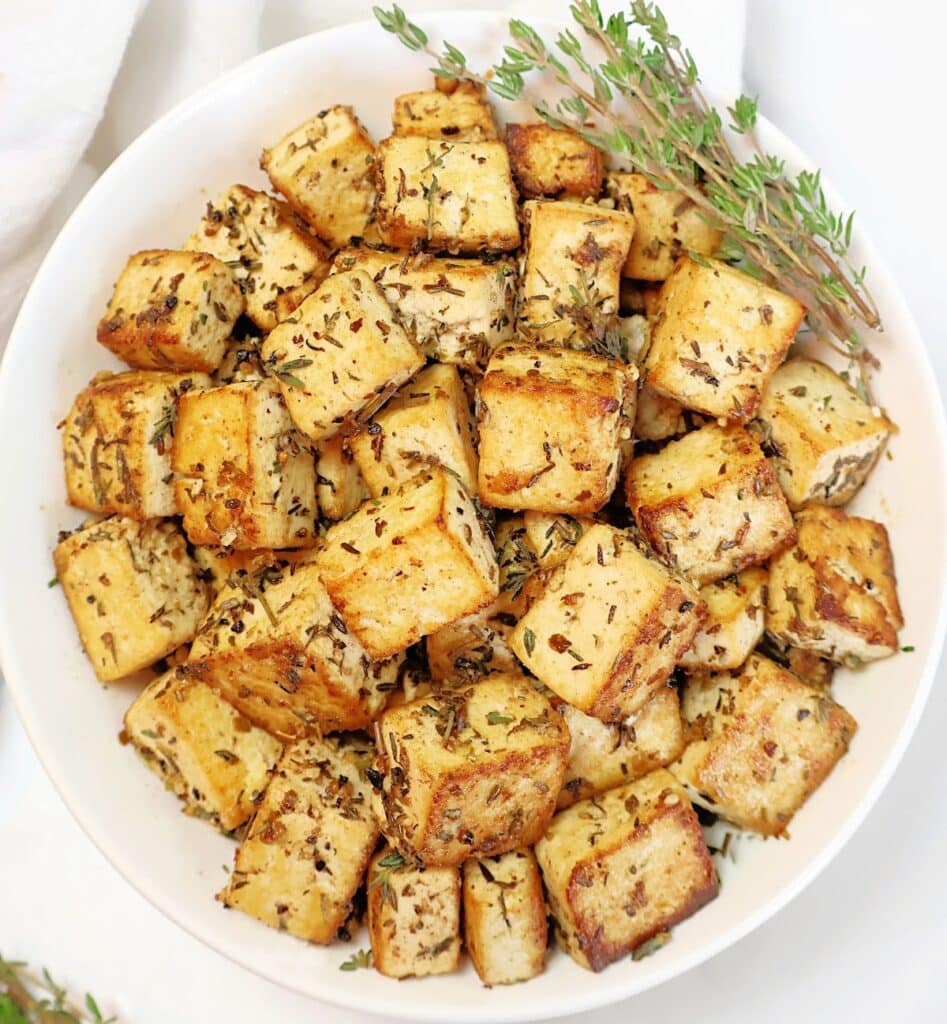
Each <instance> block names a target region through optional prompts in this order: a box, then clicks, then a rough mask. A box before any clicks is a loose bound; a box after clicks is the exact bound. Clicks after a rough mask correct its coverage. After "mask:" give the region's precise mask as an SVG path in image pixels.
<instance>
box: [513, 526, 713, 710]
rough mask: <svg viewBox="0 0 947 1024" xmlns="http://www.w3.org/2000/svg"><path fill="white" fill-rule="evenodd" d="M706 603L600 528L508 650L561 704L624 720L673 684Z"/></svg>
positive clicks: (586, 538)
mask: <svg viewBox="0 0 947 1024" xmlns="http://www.w3.org/2000/svg"><path fill="white" fill-rule="evenodd" d="M699 601H700V598H699V597H698V595H697V591H696V590H695V589H694V588H693V587H692V586H691V585H690V584H688V583H686V582H684V581H682V580H677V579H674V578H673V577H672V576H671V575H670V574H669V573H668V572H667V570H666V569H665V568H664V567H663V566H662V565H659V564H658V563H657V562H656V561H654V560H653V559H650V558H648V557H646V556H645V555H644V554H643V553H642V552H641V551H640V550H639V549H638V548H637V547H636V546H635V544H634V543H633V541H632V540H631V538H630V536H629V535H628V534H627V533H624V532H622V531H621V530H616V529H614V528H613V527H611V526H593V527H591V528H590V529H588V530H586V531H585V532H584V533H583V534H582V536H581V537H580V538H579V542H578V543H577V544H576V546H575V547H574V548H573V550H572V554H571V555H570V556H569V558H568V559H567V560H566V561H565V562H564V563H563V564H562V565H561V566H559V567H558V568H557V569H555V570H553V573H552V575H551V576H550V577H549V580H548V583H547V584H546V587H545V590H544V591H543V593H542V596H541V597H540V598H539V599H538V600H537V601H536V602H535V603H534V604H533V605H532V606H531V607H530V609H529V611H527V612H526V614H525V615H524V616H523V617H522V618H521V619H520V620H519V622H518V623H517V626H516V629H514V630H513V635H512V637H511V640H510V646H511V647H512V648H513V650H514V651H515V652H516V656H517V657H518V658H519V659H520V661H521V662H522V663H523V664H524V665H525V666H526V668H527V669H529V671H530V672H532V673H533V675H535V676H536V677H537V678H538V679H540V680H541V681H542V682H544V683H545V684H546V686H548V687H549V689H550V690H552V691H553V692H554V693H556V694H557V695H558V696H559V697H561V698H562V699H563V700H565V701H567V702H568V703H569V704H572V705H573V706H574V707H577V708H578V709H579V710H580V711H584V712H585V713H586V714H588V715H593V716H594V717H596V718H600V719H602V721H604V722H612V723H614V722H620V721H621V720H622V719H625V718H627V717H628V716H629V715H632V714H634V713H635V712H636V711H638V710H639V708H642V707H644V705H645V704H647V703H648V701H649V700H650V699H651V698H652V697H653V696H654V695H655V694H656V693H658V692H659V691H660V690H661V688H662V687H663V686H664V685H665V684H666V683H667V681H668V678H669V676H670V674H671V672H672V671H673V669H674V666H675V665H676V664H677V661H678V659H679V658H680V656H681V654H683V652H684V651H685V650H687V648H688V647H689V646H690V644H691V641H692V640H693V638H694V634H695V633H696V631H697V629H698V627H699V626H700V624H701V622H702V614H703V609H702V608H701V607H699Z"/></svg>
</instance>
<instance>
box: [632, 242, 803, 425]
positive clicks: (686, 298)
mask: <svg viewBox="0 0 947 1024" xmlns="http://www.w3.org/2000/svg"><path fill="white" fill-rule="evenodd" d="M659 306H660V308H659V310H658V313H657V316H655V318H654V320H653V321H652V325H651V348H650V349H649V350H648V358H647V359H646V361H645V371H646V372H645V375H644V380H645V383H646V384H648V385H649V386H650V387H652V388H654V390H655V391H658V392H660V393H661V394H663V395H665V396H666V397H668V398H673V399H675V400H676V401H678V402H680V403H681V405H683V406H686V407H687V408H688V409H694V410H695V411H696V412H702V413H704V414H705V415H707V416H713V417H716V418H718V419H728V420H731V421H735V422H745V421H746V420H749V419H752V418H753V416H755V415H756V410H757V407H758V406H759V403H760V399H761V397H762V394H763V392H764V390H765V389H766V384H767V382H768V380H769V378H770V377H771V376H772V374H773V371H774V370H775V369H776V367H777V366H779V364H780V363H781V362H782V361H783V357H784V356H785V355H786V350H787V349H788V348H789V346H790V345H791V344H792V341H793V339H794V338H795V336H796V331H797V330H798V329H799V325H800V324H801V323H802V318H803V317H804V316H805V312H806V311H805V307H804V306H802V305H801V304H800V303H799V302H797V301H796V300H795V299H794V298H792V297H791V296H789V295H784V294H783V293H782V292H778V291H776V290H775V289H774V288H770V287H768V286H767V285H764V284H761V283H760V282H759V281H757V280H755V279H754V278H752V277H750V276H749V275H747V274H744V273H742V271H739V270H734V268H733V267H730V266H728V265H727V264H726V263H721V262H719V261H717V260H704V261H703V262H702V263H696V262H695V261H694V260H692V259H690V258H689V257H686V256H685V257H682V258H681V259H680V260H679V261H678V263H677V265H676V267H675V268H674V270H673V271H672V273H671V275H670V276H669V277H668V279H667V280H666V281H665V283H664V287H663V288H662V289H661V299H660V303H659Z"/></svg>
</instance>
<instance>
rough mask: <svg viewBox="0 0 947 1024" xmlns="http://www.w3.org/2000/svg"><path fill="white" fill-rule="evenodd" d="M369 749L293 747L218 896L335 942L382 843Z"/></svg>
mask: <svg viewBox="0 0 947 1024" xmlns="http://www.w3.org/2000/svg"><path fill="white" fill-rule="evenodd" d="M369 763H370V744H368V743H363V742H361V741H357V740H348V741H343V740H341V739H332V738H329V739H315V738H313V739H305V740H299V741H298V742H296V743H294V744H293V745H292V746H290V747H287V748H286V751H285V753H284V754H283V756H282V758H281V759H280V761H279V764H278V765H277V766H276V771H275V772H274V775H273V781H272V782H271V783H270V785H269V788H268V789H267V791H266V795H265V796H264V798H263V802H262V803H261V804H260V809H259V810H258V811H257V813H256V817H255V818H254V819H253V821H252V822H251V824H250V830H249V832H248V833H247V836H246V838H245V839H244V840H243V842H242V843H241V844H240V846H239V847H238V849H237V853H236V856H235V858H234V869H233V872H232V874H231V875H230V880H229V882H228V883H227V885H226V887H225V888H224V889H223V890H222V891H221V892H220V893H219V894H218V897H217V898H218V899H219V900H221V902H223V903H224V904H225V905H226V906H228V907H232V908H234V909H236V910H242V911H243V912H244V913H245V914H249V915H250V916H251V917H255V918H257V920H259V921H262V922H263V923H264V924H268V925H269V926H270V927H271V928H278V929H279V930H280V931H286V932H289V933H290V935H296V936H298V937H299V938H301V939H306V940H307V941H308V942H315V943H318V944H319V945H328V944H329V943H330V942H332V940H333V939H334V938H335V936H336V933H337V932H338V931H339V929H340V928H341V927H342V926H343V925H344V924H345V922H346V921H347V920H348V919H349V917H350V916H351V914H352V910H353V903H352V901H353V898H354V896H355V892H356V890H357V889H358V887H359V886H360V885H361V884H362V879H363V877H364V875H365V871H366V868H367V867H368V862H369V859H370V858H371V855H372V851H373V850H374V849H375V843H376V841H377V840H378V823H377V821H376V820H375V816H374V815H373V814H372V810H371V804H370V802H369V793H370V791H371V786H370V785H369V783H368V782H367V781H366V778H365V771H366V769H367V767H368V764H369Z"/></svg>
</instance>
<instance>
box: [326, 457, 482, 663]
mask: <svg viewBox="0 0 947 1024" xmlns="http://www.w3.org/2000/svg"><path fill="white" fill-rule="evenodd" d="M318 564H319V570H320V572H321V574H322V580H323V582H324V583H325V586H326V590H328V592H329V596H330V597H331V599H332V603H333V604H334V605H335V607H336V608H337V609H338V610H339V614H340V615H341V617H342V619H343V621H344V622H345V625H346V626H347V627H348V629H349V631H350V632H351V633H352V634H353V635H354V636H356V637H358V639H359V641H360V642H361V643H362V645H363V646H364V647H365V650H366V651H367V652H368V654H369V656H370V657H372V658H376V659H379V658H387V657H390V656H391V655H392V654H397V653H398V652H399V651H403V650H405V649H406V648H407V647H410V646H411V644H413V643H416V642H417V641H418V640H420V639H421V637H422V636H426V635H427V634H428V633H433V632H434V631H435V630H437V629H439V628H440V627H441V626H444V625H446V624H447V623H448V622H453V621H454V620H455V619H459V618H461V617H462V616H464V615H471V614H473V613H474V612H477V611H480V610H481V609H482V608H485V607H486V606H487V605H488V604H490V602H491V601H493V600H494V599H495V598H496V597H497V595H498V593H499V586H498V577H497V564H496V554H495V552H494V550H493V546H492V544H491V543H490V539H489V537H488V536H487V534H486V531H485V530H484V527H483V525H482V523H481V522H480V519H479V517H478V515H477V510H476V508H475V506H474V504H473V501H472V500H471V498H470V496H469V495H468V494H467V492H466V491H465V490H464V488H463V486H462V485H461V484H460V483H459V482H458V481H457V480H456V479H454V478H453V477H452V476H451V475H450V474H449V473H447V472H445V471H444V470H443V469H435V470H433V471H432V472H431V473H430V474H425V475H422V476H419V477H416V478H414V479H413V480H411V481H409V482H408V483H406V484H404V485H403V486H402V487H400V488H399V489H398V490H396V491H394V492H392V493H391V494H389V495H386V496H385V497H383V498H377V499H375V500H373V501H370V502H366V503H365V504H364V505H362V506H361V507H360V508H359V509H358V511H357V512H355V513H354V514H353V515H352V516H350V517H349V518H348V519H345V520H343V521H342V522H340V523H336V524H335V525H334V526H331V527H330V528H329V531H328V533H327V534H326V537H325V544H324V546H323V548H322V550H321V551H320V552H319V555H318Z"/></svg>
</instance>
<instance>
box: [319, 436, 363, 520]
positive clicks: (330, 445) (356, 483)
mask: <svg viewBox="0 0 947 1024" xmlns="http://www.w3.org/2000/svg"><path fill="white" fill-rule="evenodd" d="M348 441H349V439H348V437H347V436H346V435H344V434H341V433H339V434H334V435H333V436H332V437H330V438H329V439H328V440H326V441H322V442H321V443H320V445H319V451H318V454H317V455H316V498H317V499H318V503H319V508H320V510H321V511H322V514H323V515H324V516H325V517H326V518H327V519H331V520H333V521H335V520H336V519H344V518H345V517H346V516H347V515H351V514H352V513H353V512H354V511H355V510H356V509H357V508H358V506H359V505H361V503H362V502H363V501H364V500H365V499H366V498H367V497H368V487H366V486H365V480H364V478H363V477H362V474H361V473H360V472H359V469H358V465H357V464H356V462H355V457H354V456H353V455H352V451H351V449H350V448H349V444H348Z"/></svg>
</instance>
